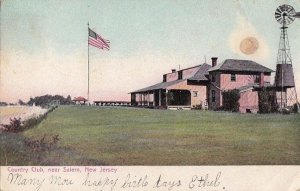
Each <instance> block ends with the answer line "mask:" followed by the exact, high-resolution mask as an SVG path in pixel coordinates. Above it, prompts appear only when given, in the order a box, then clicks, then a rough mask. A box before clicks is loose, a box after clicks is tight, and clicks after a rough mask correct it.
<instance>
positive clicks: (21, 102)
mask: <svg viewBox="0 0 300 191" xmlns="http://www.w3.org/2000/svg"><path fill="white" fill-rule="evenodd" d="M18 104H19V105H26V103H25V102H24V101H23V100H21V99H19V101H18Z"/></svg>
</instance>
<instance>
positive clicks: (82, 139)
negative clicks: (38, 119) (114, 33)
mask: <svg viewBox="0 0 300 191" xmlns="http://www.w3.org/2000/svg"><path fill="white" fill-rule="evenodd" d="M44 134H47V135H49V136H51V135H54V134H59V136H60V138H61V140H60V142H59V145H58V148H57V149H55V150H53V151H49V152H47V153H43V154H41V156H40V157H42V158H43V160H45V161H44V163H45V164H49V165H51V164H52V163H54V164H55V165H57V164H59V165H71V164H72V165H87V164H93V163H95V164H104V165H252V164H256V165H273V164H276V165H279V164H280V165H283V164H290V165H292V164H298V165H299V164H300V115H299V114H291V115H280V114H270V115H258V114H257V115H255V114H238V113H225V112H213V111H170V110H152V109H138V108H110V107H85V106H65V107H63V106H61V107H59V108H57V109H56V110H55V111H54V112H52V113H50V114H49V115H48V117H47V118H46V119H45V120H44V121H42V123H40V124H39V125H38V126H37V127H35V128H32V129H29V130H27V131H25V132H23V133H22V134H21V135H19V136H24V137H27V138H31V139H37V138H41V137H42V136H43V135H44ZM1 136H3V135H1V134H0V138H1ZM0 141H1V139H0ZM3 143H4V146H5V141H2V143H0V144H1V147H4V146H3ZM2 150H3V149H2ZM57 153H60V154H59V155H58V156H59V159H57V157H56V159H55V160H54V162H53V161H52V159H51V156H52V155H57ZM0 154H1V153H0ZM17 154H19V153H17ZM1 156H2V154H1ZM11 157H13V156H11ZM47 159H48V160H47ZM29 161H31V160H29ZM37 161H40V160H37ZM0 162H1V163H2V164H3V159H1V160H0ZM32 163H34V161H33V162H31V163H30V164H31V165H33V164H32ZM13 164H17V161H15V162H14V163H13Z"/></svg>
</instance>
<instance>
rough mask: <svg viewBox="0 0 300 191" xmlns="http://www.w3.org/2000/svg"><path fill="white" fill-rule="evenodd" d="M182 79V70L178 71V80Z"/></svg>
mask: <svg viewBox="0 0 300 191" xmlns="http://www.w3.org/2000/svg"><path fill="white" fill-rule="evenodd" d="M181 79H182V71H178V80H181Z"/></svg>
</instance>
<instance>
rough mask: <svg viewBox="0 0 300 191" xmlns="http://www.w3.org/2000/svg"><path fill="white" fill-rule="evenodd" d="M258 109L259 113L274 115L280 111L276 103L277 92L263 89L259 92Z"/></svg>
mask: <svg viewBox="0 0 300 191" xmlns="http://www.w3.org/2000/svg"><path fill="white" fill-rule="evenodd" d="M258 107H259V111H258V112H259V113H274V112H277V111H278V108H279V107H278V104H277V103H276V92H275V91H274V90H268V89H266V88H263V89H262V90H261V91H259V92H258Z"/></svg>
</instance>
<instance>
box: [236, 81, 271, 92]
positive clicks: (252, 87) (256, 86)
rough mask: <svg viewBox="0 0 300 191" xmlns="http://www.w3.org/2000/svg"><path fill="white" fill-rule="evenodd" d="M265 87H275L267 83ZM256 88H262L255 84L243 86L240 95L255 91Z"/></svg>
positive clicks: (240, 88)
mask: <svg viewBox="0 0 300 191" xmlns="http://www.w3.org/2000/svg"><path fill="white" fill-rule="evenodd" d="M264 87H266V88H270V87H273V85H272V84H270V83H265V84H264ZM255 88H261V87H260V86H259V83H254V84H249V85H246V86H241V87H239V88H238V90H239V91H240V93H243V92H246V91H249V90H252V89H255Z"/></svg>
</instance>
